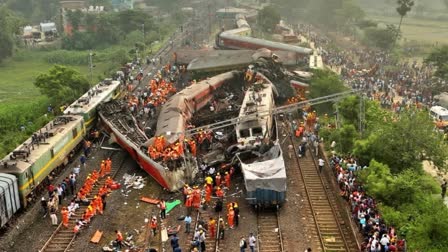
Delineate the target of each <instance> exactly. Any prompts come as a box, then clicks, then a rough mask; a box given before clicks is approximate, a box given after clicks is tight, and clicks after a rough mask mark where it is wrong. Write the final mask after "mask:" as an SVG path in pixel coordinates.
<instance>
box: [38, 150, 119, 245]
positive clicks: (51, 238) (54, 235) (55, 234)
mask: <svg viewBox="0 0 448 252" xmlns="http://www.w3.org/2000/svg"><path fill="white" fill-rule="evenodd" d="M126 160H127V158H123V159H121V161H120V163H119V165H118V166H117V168H116V169H113V173H112V174H111V177H112V178H115V177H116V176H117V174H118V171H120V169H121V168H122V167H123V164H124V162H125V161H126ZM104 181H105V178H102V180H101V182H100V183H99V184H97V185H96V186H95V187H94V189H95V188H99V186H100V185H102V184H103V183H102V182H104ZM94 189H92V191H93V190H94ZM61 229H62V222H61V223H60V224H59V226H58V227H57V228H56V230H55V231H54V232H53V233H52V234H51V236H50V238H49V239H48V240H47V241H46V242H45V244H44V246H43V247H42V248H41V249H40V250H39V251H40V252H44V251H47V249H48V246H49V245H50V244H51V242H52V241H53V240H54V239H55V237H56V236H57V235H58V233H59V232H60V231H61ZM76 236H77V234H75V233H73V236H72V238H71V239H70V241H69V242H68V243H67V244H66V245H64V244H63V243H59V244H61V245H60V246H59V248H55V249H51V250H52V251H54V250H56V251H64V252H67V251H68V250H69V249H70V247H71V245H72V244H73V242H74V241H75V239H76ZM64 247H65V248H64Z"/></svg>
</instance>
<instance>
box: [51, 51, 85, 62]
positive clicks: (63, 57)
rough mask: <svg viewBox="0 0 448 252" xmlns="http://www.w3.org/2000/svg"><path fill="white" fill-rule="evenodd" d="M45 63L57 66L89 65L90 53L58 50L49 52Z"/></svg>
mask: <svg viewBox="0 0 448 252" xmlns="http://www.w3.org/2000/svg"><path fill="white" fill-rule="evenodd" d="M45 61H47V62H48V63H50V64H55V65H72V66H73V65H87V64H89V53H88V52H85V51H84V52H76V51H67V50H57V51H52V52H48V53H47V54H46V55H45Z"/></svg>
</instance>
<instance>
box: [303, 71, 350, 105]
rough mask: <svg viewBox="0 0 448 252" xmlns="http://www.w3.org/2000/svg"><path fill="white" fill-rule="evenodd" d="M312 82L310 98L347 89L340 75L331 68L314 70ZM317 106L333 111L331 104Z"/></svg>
mask: <svg viewBox="0 0 448 252" xmlns="http://www.w3.org/2000/svg"><path fill="white" fill-rule="evenodd" d="M310 83H311V84H310V89H309V91H310V94H309V97H310V98H318V97H322V96H326V95H331V94H335V93H340V92H343V91H346V90H347V87H345V86H344V83H343V82H342V81H341V79H340V78H339V76H338V75H336V74H335V73H334V72H332V71H329V70H314V71H313V77H312V78H311V81H310ZM317 108H318V110H319V111H322V112H326V113H328V112H331V111H332V105H331V104H326V103H325V104H321V105H318V106H317Z"/></svg>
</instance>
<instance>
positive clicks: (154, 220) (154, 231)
mask: <svg viewBox="0 0 448 252" xmlns="http://www.w3.org/2000/svg"><path fill="white" fill-rule="evenodd" d="M157 226H158V225H157V217H155V216H153V217H152V219H151V222H150V223H149V227H150V228H151V230H152V235H153V236H156V235H157Z"/></svg>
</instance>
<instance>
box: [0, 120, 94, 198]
mask: <svg viewBox="0 0 448 252" xmlns="http://www.w3.org/2000/svg"><path fill="white" fill-rule="evenodd" d="M85 131H86V128H85V124H84V119H83V117H82V116H59V117H56V118H55V119H54V120H52V121H51V122H49V123H48V124H47V125H45V126H44V127H43V128H42V129H40V130H39V131H38V132H36V133H34V134H33V136H31V137H30V138H29V139H27V140H26V141H25V143H23V144H21V145H20V146H19V147H17V148H16V149H15V150H13V151H12V152H11V153H9V155H8V156H6V157H5V158H4V159H3V160H2V161H1V166H0V173H7V174H12V175H14V176H16V177H17V183H18V187H19V194H20V201H21V204H22V206H23V207H26V206H27V204H28V202H30V201H32V198H33V196H34V193H32V192H34V191H36V190H37V191H39V190H40V189H42V187H43V183H42V182H43V181H45V180H46V178H47V176H48V175H49V174H50V173H51V172H52V171H53V170H54V169H56V168H57V167H59V166H61V165H65V164H67V163H68V161H69V154H70V153H71V151H72V150H73V149H74V148H75V147H76V146H77V145H78V144H79V143H80V142H81V140H82V139H83V137H84V135H85Z"/></svg>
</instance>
